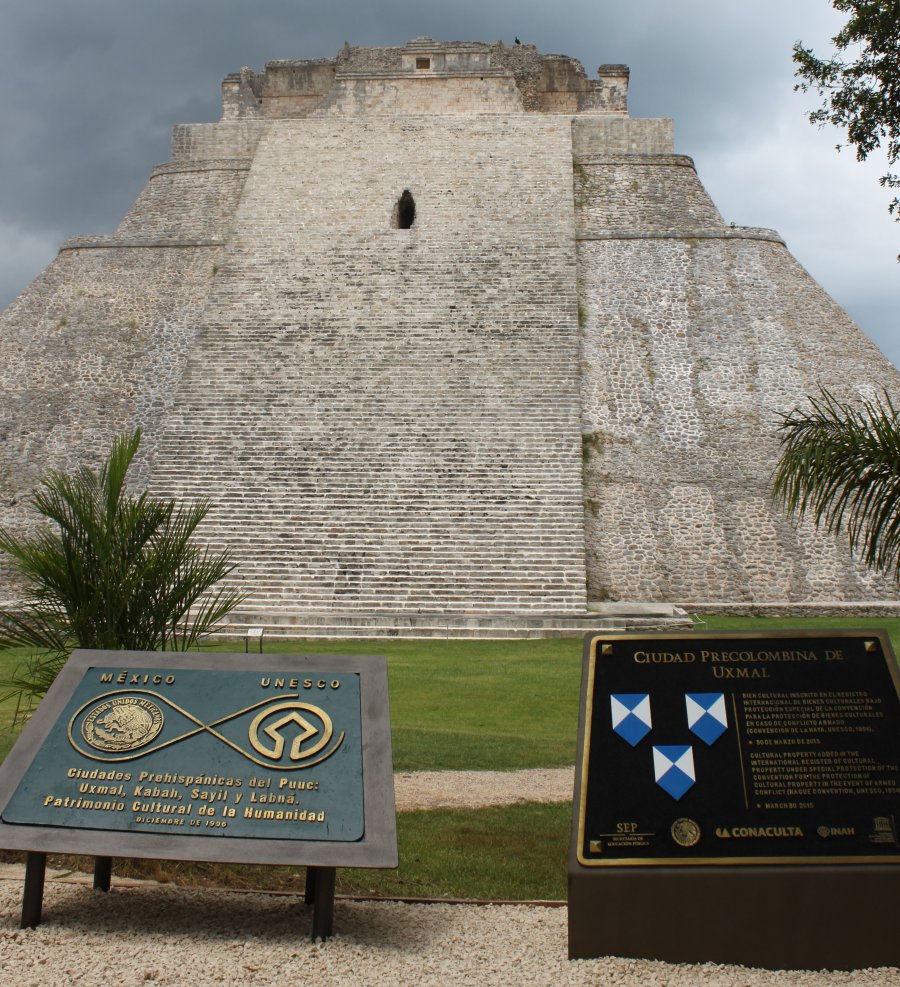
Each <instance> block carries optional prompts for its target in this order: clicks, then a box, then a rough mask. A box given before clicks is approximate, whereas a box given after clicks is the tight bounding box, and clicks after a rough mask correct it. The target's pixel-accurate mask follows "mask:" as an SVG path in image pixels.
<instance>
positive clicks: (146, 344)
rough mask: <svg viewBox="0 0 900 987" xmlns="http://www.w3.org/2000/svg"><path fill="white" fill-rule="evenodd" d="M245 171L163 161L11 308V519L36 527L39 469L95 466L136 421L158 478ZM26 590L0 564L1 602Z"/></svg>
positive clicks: (4, 418)
mask: <svg viewBox="0 0 900 987" xmlns="http://www.w3.org/2000/svg"><path fill="white" fill-rule="evenodd" d="M241 130H243V131H244V132H246V131H245V128H243V127H241ZM232 133H234V128H232ZM213 144H216V145H217V147H218V149H220V151H221V149H223V148H225V147H226V146H227V142H224V141H222V140H208V141H206V142H205V145H203V147H205V148H206V149H209V148H210V147H211V146H212V145H213ZM182 147H184V145H182ZM201 150H202V148H201ZM248 168H249V163H248V162H247V161H243V162H242V161H240V160H235V159H234V158H229V159H227V160H221V159H218V160H213V159H207V160H201V161H199V162H194V163H188V162H187V161H186V159H185V158H184V155H182V161H181V163H180V164H176V165H173V164H169V165H162V166H159V167H157V168H156V169H154V171H153V174H152V176H151V179H150V181H149V183H148V185H147V186H146V187H145V189H144V190H143V191H142V193H141V194H140V196H139V197H138V199H137V201H136V202H135V204H134V205H133V206H132V208H131V209H130V210H129V212H128V214H127V215H126V216H125V217H124V219H123V220H122V222H121V223H120V225H119V227H118V229H117V230H116V232H115V233H114V234H113V235H111V236H103V237H76V238H73V239H71V240H69V241H67V242H66V244H64V246H63V248H62V250H61V251H60V254H59V256H58V257H57V258H56V260H55V261H54V262H53V263H52V264H51V265H50V266H49V267H48V268H47V270H46V271H44V273H43V274H42V275H41V276H40V277H38V278H37V279H36V280H35V281H34V282H33V283H32V284H31V285H30V286H29V287H28V289H27V290H26V291H25V292H23V294H22V295H20V296H19V297H18V298H17V299H16V300H15V301H14V302H13V303H12V304H11V305H9V306H8V307H7V308H6V309H5V310H4V311H3V313H2V314H0V524H4V525H7V526H9V527H11V528H13V529H14V530H25V528H27V526H28V525H29V523H30V522H29V516H28V515H27V513H26V512H25V510H24V503H25V500H26V498H27V496H28V494H29V493H30V491H31V490H32V489H34V487H35V486H36V485H37V483H38V480H39V479H40V477H41V476H42V475H44V474H45V473H46V472H47V471H48V470H49V469H53V468H56V469H66V470H68V469H71V468H73V467H74V466H75V465H76V464H78V463H80V462H87V463H96V462H97V461H98V460H99V458H100V457H101V456H102V455H103V454H105V453H106V451H107V450H108V449H109V445H110V443H111V441H112V439H113V438H114V437H115V436H116V435H119V434H121V433H122V432H124V431H126V430H128V429H132V428H134V427H135V426H136V425H140V426H141V427H142V429H143V431H144V439H143V442H142V446H141V452H140V459H139V461H138V462H137V463H136V464H135V469H134V471H133V479H134V480H135V482H137V483H140V482H142V481H146V480H147V479H148V476H149V464H150V462H152V460H153V457H154V452H155V447H156V441H157V439H158V435H159V423H160V421H161V420H162V419H163V418H164V417H165V415H166V411H167V409H168V407H169V406H170V405H171V402H172V399H173V396H174V393H175V391H176V389H177V386H178V383H179V381H180V377H181V373H182V370H183V368H184V366H185V363H186V360H187V356H188V352H189V350H190V348H191V345H192V342H193V339H194V334H195V331H196V327H197V324H198V322H199V319H200V313H201V311H202V309H203V306H204V304H205V301H206V296H207V294H208V293H209V290H210V287H211V285H212V284H213V282H214V279H215V275H216V271H217V267H218V264H219V263H220V261H221V257H222V252H223V246H224V243H225V240H226V238H227V235H228V230H229V227H230V223H231V215H232V213H233V211H234V209H235V207H236V205H237V202H238V200H239V198H240V194H241V189H242V187H243V183H244V180H245V179H246V176H247V171H248ZM15 589H16V587H14V586H13V585H12V583H11V581H10V577H9V574H8V572H6V571H5V569H4V568H3V562H2V560H0V599H4V598H6V597H8V596H10V595H12V594H13V593H14V591H15Z"/></svg>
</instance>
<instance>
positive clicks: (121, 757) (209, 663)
mask: <svg viewBox="0 0 900 987" xmlns="http://www.w3.org/2000/svg"><path fill="white" fill-rule="evenodd" d="M0 846H3V847H5V848H8V849H23V850H28V851H29V852H30V854H32V855H34V854H45V853H47V852H69V853H84V854H91V855H94V856H97V857H99V858H104V859H108V858H110V857H113V856H133V857H161V858H170V859H185V860H222V861H235V862H245V863H279V864H284V863H295V864H304V865H307V866H308V868H310V873H312V874H314V875H315V874H318V875H319V878H320V879H319V885H318V886H319V898H320V899H322V898H323V896H324V897H325V898H327V899H329V903H328V906H327V911H328V916H327V920H326V921H324V922H321V923H319V933H320V934H323V935H327V934H329V932H330V908H331V905H330V900H331V899H333V872H334V867H335V866H354V867H395V866H396V865H397V838H396V821H395V808H394V791H393V768H392V761H391V745H390V724H389V711H388V696H387V668H386V662H385V660H384V658H377V657H371V656H362V655H265V656H256V655H254V656H248V655H232V654H213V653H204V654H159V653H137V652H110V651H106V652H90V651H76V652H75V653H74V654H73V655H72V657H71V658H70V659H69V661H68V662H67V664H66V666H65V668H64V669H63V671H62V673H61V674H60V676H59V677H58V678H57V680H56V682H55V683H54V684H53V686H52V688H51V689H50V691H49V692H48V694H47V696H46V698H45V699H44V701H43V702H42V703H41V705H40V707H39V708H38V710H37V711H36V713H35V714H34V716H33V717H32V718H31V720H30V722H29V723H28V725H27V726H26V728H25V730H24V731H23V733H22V736H21V738H20V740H19V742H18V743H17V744H16V746H15V747H14V748H13V750H12V751H11V752H10V754H9V756H8V757H7V759H6V761H5V762H4V763H3V765H2V766H0ZM41 866H43V865H41ZM106 883H107V885H108V880H107V882H106ZM41 886H42V883H41ZM35 887H37V884H35ZM323 889H324V890H323ZM314 892H315V889H314V888H313V887H312V886H311V885H308V897H309V898H310V900H314V897H315V893H314ZM26 898H27V888H26ZM26 911H27V909H23V916H24V915H25V912H26ZM39 914H40V909H39V896H38V908H37V911H36V912H35V910H34V909H32V910H31V912H29V917H30V918H32V919H35V915H36V916H37V918H36V920H35V921H37V920H39ZM35 921H31V922H29V923H28V924H35ZM23 924H24V918H23Z"/></svg>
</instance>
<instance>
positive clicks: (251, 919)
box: [0, 879, 900, 987]
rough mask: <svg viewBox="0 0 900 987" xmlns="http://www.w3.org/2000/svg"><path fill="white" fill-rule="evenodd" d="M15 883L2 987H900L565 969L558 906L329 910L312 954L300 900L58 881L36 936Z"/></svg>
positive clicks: (3, 925) (792, 976)
mask: <svg viewBox="0 0 900 987" xmlns="http://www.w3.org/2000/svg"><path fill="white" fill-rule="evenodd" d="M20 896H21V885H20V884H19V883H17V882H15V881H12V880H2V879H0V970H2V973H0V978H2V980H0V982H2V983H3V984H10V985H13V984H14V985H20V987H31V985H35V987H56V985H60V987H62V985H69V984H73V985H74V984H90V985H92V987H95V985H97V984H102V985H107V984H114V985H117V987H118V985H123V987H127V985H137V984H141V985H146V984H154V983H158V984H167V985H182V984H184V985H205V984H234V985H238V984H240V985H244V984H254V985H256V984H260V985H262V984H281V985H284V984H296V985H302V987H379V985H387V987H457V985H465V987H481V985H488V984H490V985H497V987H505V985H509V987H521V985H541V987H543V985H548V987H549V985H553V987H557V985H558V987H576V985H578V987H581V985H591V987H599V985H603V987H619V985H621V987H625V985H627V987H656V985H670V987H676V985H684V987H700V985H702V987H707V985H709V987H714V985H715V987H772V985H778V987H801V985H802V987H826V985H839V984H847V985H850V984H852V985H853V987H900V970H896V969H890V970H887V969H881V970H863V971H856V972H854V973H809V972H806V973H801V972H793V973H784V972H778V973H773V972H772V971H768V970H750V969H747V968H745V967H736V966H717V965H712V964H706V965H702V966H687V965H674V964H668V963H657V962H650V961H641V960H621V959H614V958H604V959H598V960H578V961H575V962H572V961H569V960H568V959H567V958H566V911H565V909H564V908H542V907H528V906H523V905H516V906H486V907H479V906H474V905H402V904H395V903H386V902H377V903H374V902H373V903H370V902H345V901H338V902H337V903H336V905H335V929H336V935H335V937H334V938H333V939H331V940H329V941H328V942H327V943H324V944H322V943H311V942H309V940H308V936H309V932H310V923H311V917H310V912H309V911H308V910H307V909H306V908H305V907H304V905H303V901H302V898H301V897H299V896H284V895H278V896H276V895H263V894H255V893H253V894H239V893H234V892H227V891H209V890H203V891H189V890H184V889H177V888H173V887H168V886H163V885H130V886H125V887H115V886H114V888H113V890H112V891H111V892H110V894H108V895H104V894H102V893H100V892H94V891H92V890H91V889H90V888H88V887H85V886H84V885H78V884H68V883H60V882H55V881H50V882H48V884H47V888H46V892H45V904H44V918H45V921H44V923H43V924H42V925H40V926H38V928H37V929H34V930H19V929H17V928H16V927H15V926H16V924H17V918H18V913H19V905H20Z"/></svg>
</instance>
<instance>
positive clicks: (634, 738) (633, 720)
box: [609, 692, 653, 747]
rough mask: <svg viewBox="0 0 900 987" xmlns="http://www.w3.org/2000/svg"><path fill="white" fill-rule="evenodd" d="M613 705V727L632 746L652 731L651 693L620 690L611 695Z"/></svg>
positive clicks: (610, 701) (610, 699)
mask: <svg viewBox="0 0 900 987" xmlns="http://www.w3.org/2000/svg"><path fill="white" fill-rule="evenodd" d="M609 703H610V706H611V707H612V728H613V730H615V731H616V733H617V734H618V735H619V736H620V737H621V738H622V739H623V740H627V741H628V743H629V744H631V746H632V747H634V746H635V745H636V744H638V743H640V741H642V740H643V739H644V737H646V736H647V734H648V733H650V730H651V728H652V726H653V720H652V719H651V717H650V693H648V692H618V693H613V694H611V695H610V697H609Z"/></svg>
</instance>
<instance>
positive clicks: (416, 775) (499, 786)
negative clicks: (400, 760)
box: [394, 768, 575, 812]
mask: <svg viewBox="0 0 900 987" xmlns="http://www.w3.org/2000/svg"><path fill="white" fill-rule="evenodd" d="M574 785H575V769H574V768H535V769H530V770H527V771H409V772H399V773H398V774H395V775H394V791H395V794H396V797H397V811H398V812H408V811H410V810H411V809H437V808H451V809H477V808H481V807H482V806H486V805H512V804H514V803H516V802H568V801H570V800H571V798H572V790H573V787H574Z"/></svg>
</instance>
